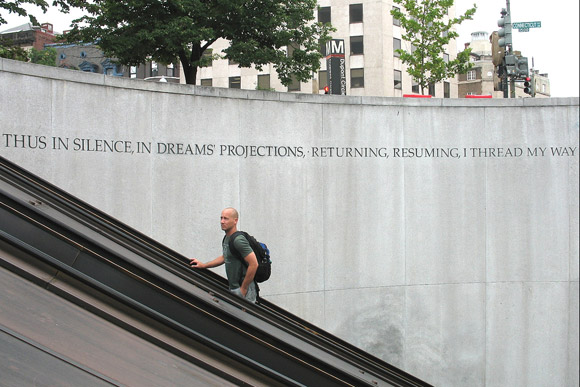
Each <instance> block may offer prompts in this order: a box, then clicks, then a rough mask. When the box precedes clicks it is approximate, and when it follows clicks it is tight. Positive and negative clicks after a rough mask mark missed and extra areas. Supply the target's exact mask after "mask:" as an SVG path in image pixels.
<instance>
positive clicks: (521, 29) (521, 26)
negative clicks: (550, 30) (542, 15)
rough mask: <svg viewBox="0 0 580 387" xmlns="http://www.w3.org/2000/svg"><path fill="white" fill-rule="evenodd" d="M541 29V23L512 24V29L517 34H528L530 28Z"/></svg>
mask: <svg viewBox="0 0 580 387" xmlns="http://www.w3.org/2000/svg"><path fill="white" fill-rule="evenodd" d="M541 27H542V22H540V21H533V22H519V23H512V28H515V29H517V30H518V31H519V32H528V31H529V30H530V28H541Z"/></svg>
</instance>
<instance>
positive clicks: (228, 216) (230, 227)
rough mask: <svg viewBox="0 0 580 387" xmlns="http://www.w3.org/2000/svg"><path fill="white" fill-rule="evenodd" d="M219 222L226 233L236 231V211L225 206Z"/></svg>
mask: <svg viewBox="0 0 580 387" xmlns="http://www.w3.org/2000/svg"><path fill="white" fill-rule="evenodd" d="M220 224H221V226H222V230H223V231H225V233H226V234H227V235H230V234H232V233H234V232H236V230H237V225H238V211H236V209H235V208H231V207H228V208H225V209H224V210H223V211H222V215H221V217H220Z"/></svg>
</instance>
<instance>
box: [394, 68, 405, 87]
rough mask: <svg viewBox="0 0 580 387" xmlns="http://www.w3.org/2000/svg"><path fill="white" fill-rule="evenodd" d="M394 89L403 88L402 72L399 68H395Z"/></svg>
mask: <svg viewBox="0 0 580 387" xmlns="http://www.w3.org/2000/svg"><path fill="white" fill-rule="evenodd" d="M394 75H395V89H397V90H401V89H402V88H403V73H402V72H401V71H400V70H395V73H394Z"/></svg>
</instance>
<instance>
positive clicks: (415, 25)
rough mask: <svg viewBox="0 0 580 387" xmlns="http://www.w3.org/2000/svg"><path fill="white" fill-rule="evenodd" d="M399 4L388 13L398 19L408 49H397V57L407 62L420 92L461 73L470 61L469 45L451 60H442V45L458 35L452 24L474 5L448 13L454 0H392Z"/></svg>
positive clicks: (466, 17)
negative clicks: (430, 85) (453, 13)
mask: <svg viewBox="0 0 580 387" xmlns="http://www.w3.org/2000/svg"><path fill="white" fill-rule="evenodd" d="M393 3H395V4H399V5H401V6H402V7H403V9H404V10H405V12H403V11H402V10H401V9H399V8H393V10H392V11H391V14H392V15H393V17H394V18H396V19H398V20H399V21H400V22H401V27H402V28H403V30H404V33H403V35H402V38H403V40H404V41H407V42H409V43H410V45H411V47H410V51H407V50H404V49H398V50H397V52H398V53H399V55H400V58H401V61H402V62H403V63H405V64H407V72H408V73H409V74H410V75H411V77H413V79H414V80H415V81H416V82H417V83H418V84H419V87H420V88H421V94H424V91H425V89H426V88H428V87H429V84H435V83H437V82H440V81H442V80H443V79H447V78H451V77H454V76H455V74H463V73H465V72H466V71H467V70H469V69H470V68H471V67H472V66H473V64H472V63H470V62H469V54H470V53H471V49H467V50H463V51H461V52H459V53H458V54H457V57H456V58H455V59H453V60H451V59H449V60H448V61H446V60H445V58H444V56H443V54H444V53H445V51H446V47H445V46H446V45H448V44H449V42H450V41H452V40H453V39H455V38H457V37H459V34H458V33H457V32H456V31H455V29H454V28H453V27H454V26H456V25H459V24H461V23H462V22H463V21H464V20H471V19H472V17H473V15H474V14H475V11H476V9H477V6H476V5H475V4H473V8H470V9H468V10H467V11H466V12H465V13H464V14H463V15H461V16H459V17H455V18H449V17H448V11H449V8H451V7H452V6H453V3H454V0H393Z"/></svg>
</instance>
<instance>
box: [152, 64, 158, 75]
mask: <svg viewBox="0 0 580 387" xmlns="http://www.w3.org/2000/svg"><path fill="white" fill-rule="evenodd" d="M157 75H159V66H158V65H157V62H151V76H152V77H156V76H157Z"/></svg>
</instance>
